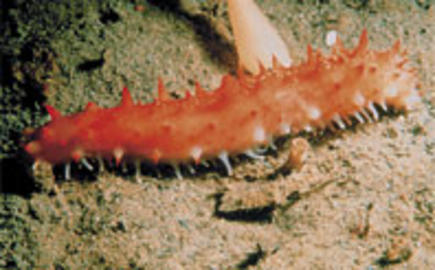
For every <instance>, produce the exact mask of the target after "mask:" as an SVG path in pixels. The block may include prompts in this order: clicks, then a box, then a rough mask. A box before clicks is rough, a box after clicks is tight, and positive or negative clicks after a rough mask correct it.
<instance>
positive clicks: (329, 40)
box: [325, 30, 337, 47]
mask: <svg viewBox="0 0 435 270" xmlns="http://www.w3.org/2000/svg"><path fill="white" fill-rule="evenodd" d="M336 41H337V31H335V30H331V31H328V33H326V40H325V42H326V45H328V46H329V47H331V46H332V45H334V44H335V42H336Z"/></svg>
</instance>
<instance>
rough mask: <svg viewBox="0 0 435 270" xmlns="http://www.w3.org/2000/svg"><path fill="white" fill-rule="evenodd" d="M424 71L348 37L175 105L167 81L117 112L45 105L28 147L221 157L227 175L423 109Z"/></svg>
mask: <svg viewBox="0 0 435 270" xmlns="http://www.w3.org/2000/svg"><path fill="white" fill-rule="evenodd" d="M418 88H419V83H418V78H417V75H416V70H415V69H414V68H412V67H410V65H409V61H408V59H407V58H406V53H405V52H404V51H402V50H401V49H400V43H399V42H396V43H395V44H394V45H393V47H392V48H391V49H389V50H385V51H373V50H369V49H368V37H367V32H366V31H365V30H364V31H363V33H362V34H361V37H360V40H359V44H358V45H357V46H356V47H355V48H354V49H352V50H349V49H345V48H344V47H343V45H342V43H341V41H340V40H337V42H336V44H335V45H334V46H333V47H332V52H331V54H330V55H329V56H325V55H323V54H322V53H321V52H320V51H314V50H313V49H312V48H311V46H308V49H307V60H306V61H305V62H303V63H301V64H299V65H297V66H292V67H284V66H281V65H280V64H279V63H278V61H276V60H275V61H274V66H273V68H272V69H268V70H266V69H264V68H262V69H261V71H260V73H259V74H258V75H255V76H251V75H247V74H244V73H243V72H239V76H238V78H235V77H232V76H230V75H226V76H224V77H223V78H222V83H221V85H220V87H218V88H217V89H216V90H213V91H205V90H204V89H202V88H201V87H200V86H199V85H198V84H197V85H196V89H195V95H193V96H191V95H190V94H189V92H187V93H186V97H184V98H182V99H171V98H169V96H168V94H167V92H166V90H165V89H164V86H163V84H162V82H161V81H159V86H158V97H157V98H156V99H155V101H154V102H152V103H149V104H145V105H139V104H134V102H133V100H132V98H131V96H130V93H129V91H128V90H127V89H126V88H125V89H124V91H123V94H122V102H121V103H120V105H119V106H117V107H114V108H100V107H98V106H97V105H96V104H93V103H89V104H88V106H87V107H86V109H85V110H84V111H83V112H79V113H76V114H73V115H68V116H62V115H61V114H60V113H59V112H58V111H57V110H55V109H54V108H53V107H51V106H46V108H47V111H48V113H49V114H50V115H51V121H50V122H49V123H47V124H46V125H45V126H43V127H41V128H39V129H37V130H36V131H35V133H34V134H33V138H34V140H33V141H31V142H29V143H28V144H27V145H26V146H25V149H26V151H27V152H28V153H29V154H31V155H32V156H33V157H34V158H35V159H36V160H45V161H48V162H50V163H52V164H58V163H68V162H70V161H79V160H80V159H83V158H87V157H103V158H105V159H113V158H115V160H116V162H117V163H119V162H121V160H123V159H128V160H147V161H150V162H153V163H156V164H157V163H160V162H164V163H170V164H179V163H184V162H191V161H194V162H196V163H198V162H200V161H201V160H206V159H210V158H215V157H219V158H220V159H221V160H222V161H223V162H224V165H225V167H226V168H227V171H228V173H229V174H231V165H230V164H229V161H228V155H232V154H239V153H243V152H247V153H248V154H249V153H251V152H250V149H252V148H253V147H255V146H258V145H264V144H267V143H268V142H269V141H270V140H271V139H273V138H275V137H277V136H282V135H285V134H290V133H291V134H295V133H298V132H300V131H302V130H306V131H310V130H313V129H325V128H330V129H332V130H336V129H345V128H346V126H347V125H350V124H351V121H352V119H356V120H358V121H359V122H361V123H363V122H367V121H372V120H377V119H378V118H379V114H378V110H379V109H383V110H388V107H393V108H395V109H398V110H409V109H411V108H413V106H414V105H415V104H416V103H417V102H419V100H420V93H419V90H418Z"/></svg>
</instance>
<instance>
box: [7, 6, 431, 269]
mask: <svg viewBox="0 0 435 270" xmlns="http://www.w3.org/2000/svg"><path fill="white" fill-rule="evenodd" d="M17 2H19V1H17ZM154 2H155V3H159V4H151V3H149V2H141V1H137V2H136V3H134V2H117V3H115V1H108V3H109V4H108V5H106V6H104V8H92V7H90V8H89V9H86V8H82V9H80V7H79V8H77V7H76V9H71V10H70V11H68V10H69V9H67V11H65V10H63V11H64V12H77V13H78V14H76V15H77V16H76V17H74V19H73V20H72V23H70V24H67V25H66V26H65V25H63V26H62V27H59V25H57V26H55V27H59V29H57V30H56V34H55V35H53V36H51V37H50V39H49V40H48V41H46V42H42V43H37V44H38V50H33V51H32V48H31V49H30V51H32V54H31V55H32V57H30V60H29V59H28V58H21V59H22V61H23V62H22V63H21V62H19V60H17V61H18V62H14V63H13V67H14V68H13V69H11V70H12V71H13V72H14V73H13V74H12V75H13V76H11V81H9V82H8V83H10V84H11V83H14V80H18V81H20V80H31V81H32V83H31V84H30V85H32V86H33V87H34V88H31V87H30V88H26V90H25V91H40V92H39V94H35V93H33V94H32V95H30V96H33V95H36V96H40V97H42V99H45V101H42V99H40V100H35V102H37V103H38V104H42V102H46V103H48V104H51V105H53V106H55V107H56V108H59V109H60V110H61V111H62V112H63V113H73V112H77V111H79V110H81V109H83V108H84V106H85V105H86V103H87V102H88V101H93V102H96V103H97V104H99V105H101V106H103V107H111V106H114V105H116V104H117V103H118V102H119V100H120V93H121V89H122V87H123V86H124V85H127V86H128V87H129V88H130V89H131V92H132V95H133V98H134V99H135V100H136V101H138V100H141V101H144V102H149V101H151V100H152V96H153V94H152V91H154V90H153V89H155V88H156V87H155V86H156V84H157V78H158V77H159V76H160V77H162V78H163V79H164V81H165V82H166V86H167V87H168V89H169V90H170V91H171V92H172V93H173V94H174V95H178V96H182V95H183V94H184V91H185V90H183V89H192V88H193V82H194V81H195V80H198V81H199V82H200V83H201V84H202V85H203V86H204V87H205V88H207V89H213V88H216V87H217V86H218V85H219V83H220V78H221V76H222V75H223V74H226V73H228V72H231V73H233V72H234V70H235V59H236V55H235V52H234V47H233V40H232V34H231V29H230V28H229V23H228V18H227V14H226V8H225V5H220V6H219V5H216V1H215V2H213V1H181V2H179V3H178V1H167V2H168V3H169V2H170V4H165V3H166V2H165V3H163V2H164V1H154ZM77 3H79V1H77ZM177 3H178V4H177ZM258 4H259V5H260V7H261V8H262V9H263V10H264V11H265V13H266V14H267V16H268V17H269V18H270V20H271V22H272V23H273V24H274V25H275V26H276V27H277V28H278V31H279V32H280V34H281V35H282V36H283V37H284V39H285V41H286V42H287V43H288V45H289V48H290V51H291V55H292V57H293V58H294V61H295V63H300V62H301V61H303V60H304V59H305V56H306V54H305V48H306V45H307V44H309V43H311V44H313V46H314V47H315V48H321V49H322V50H324V51H327V46H326V44H325V35H326V33H327V32H328V31H329V30H336V31H337V32H338V33H339V35H340V37H342V39H343V40H344V42H345V45H346V46H354V45H355V44H356V42H357V40H358V36H359V34H360V33H361V31H362V29H363V28H366V29H367V30H368V33H369V38H370V48H372V49H386V48H389V47H390V46H391V45H392V44H393V43H394V41H396V40H397V39H400V40H401V41H402V45H403V47H404V48H406V49H407V51H408V55H409V58H410V61H411V64H412V65H413V66H414V67H415V68H416V69H417V70H418V73H419V76H420V78H421V84H422V87H421V90H422V91H423V102H422V103H421V104H420V106H418V108H417V109H416V110H415V111H412V112H410V113H408V114H406V115H405V114H398V115H393V114H388V115H384V116H383V117H382V118H381V120H380V121H379V122H378V123H373V124H367V125H360V126H356V127H353V128H350V129H348V130H346V131H344V132H338V133H336V134H326V135H325V134H324V135H318V136H309V135H304V134H303V135H301V136H302V137H303V138H305V139H307V140H308V141H309V142H310V144H311V149H309V151H308V153H307V160H306V162H305V164H304V166H303V167H302V169H301V170H300V171H292V172H290V173H287V172H286V170H282V169H280V168H282V165H283V164H285V163H286V160H287V157H288V153H289V151H290V149H289V145H290V141H287V142H284V143H281V144H280V145H279V151H278V152H277V153H275V154H273V153H272V154H270V155H267V158H266V161H249V160H242V161H236V160H234V161H233V162H234V163H235V166H234V169H235V175H234V176H232V177H227V176H225V175H224V174H223V173H221V172H220V170H219V169H216V170H210V171H208V172H206V173H202V174H200V175H197V176H189V175H187V173H186V174H185V177H184V179H183V180H178V179H176V178H175V177H173V176H172V175H171V174H170V173H167V174H166V176H165V177H163V178H156V177H153V176H152V175H149V174H148V175H147V174H144V175H143V176H141V177H139V179H136V178H135V176H134V174H131V173H125V174H116V173H115V172H109V171H107V170H106V171H104V172H101V173H99V174H96V175H94V176H95V178H96V179H90V180H89V179H80V180H77V179H78V178H86V177H87V176H86V175H85V176H86V177H85V176H83V174H84V172H83V171H85V170H84V168H75V169H74V170H73V178H74V179H73V180H71V181H65V180H63V179H62V168H58V169H56V170H55V175H53V173H52V170H51V166H50V165H48V164H40V165H39V166H38V167H37V168H35V169H34V170H32V169H31V168H30V167H29V164H30V162H29V161H27V160H26V159H25V158H24V157H23V155H22V154H20V155H14V154H9V156H8V157H7V158H4V159H3V160H2V166H3V167H2V172H1V173H2V174H1V181H2V194H1V201H2V204H1V205H0V218H1V220H0V224H1V226H0V268H2V269H4V268H10V269H210V270H211V269H367V270H368V269H381V268H386V269H435V220H434V208H435V176H434V175H435V158H434V151H435V149H434V147H435V108H434V102H435V75H434V66H435V45H434V44H435V43H434V42H435V39H434V37H435V19H434V18H435V4H434V2H433V1H421V0H415V1H411V0H410V1H387V0H368V1H357V0H340V1H339V0H330V1H314V0H313V1H278V0H270V1H258ZM60 5H62V4H60ZM77 6H80V5H77ZM26 8H27V9H29V10H31V9H32V7H31V6H26ZM39 8H40V10H39V11H38V12H39V13H40V14H44V12H47V14H51V16H53V14H57V10H56V11H55V12H53V10H50V8H52V9H56V8H58V7H57V6H54V7H51V6H49V5H46V6H43V5H42V6H41V7H39ZM82 10H83V11H84V12H83V11H82ZM20 12H22V13H24V14H25V12H26V11H25V10H21V11H20ZM59 13H61V12H60V11H59ZM32 16H35V15H34V14H33V15H32ZM26 22H27V23H28V24H27V25H26V26H25V27H22V28H20V29H25V30H22V31H28V32H26V33H33V32H32V31H33V30H32V29H37V28H38V25H37V24H34V21H32V18H30V19H28V20H27V21H26ZM30 22H31V23H30ZM38 29H39V28H38ZM35 31H36V30H35ZM38 31H40V29H39V30H38ZM35 33H37V34H38V33H39V32H37V31H36V32H35ZM41 44H42V45H41ZM27 46H28V44H27ZM17 50H18V51H19V47H17ZM27 50H29V48H27ZM38 52H41V53H40V54H38ZM41 55H45V57H41ZM35 59H37V60H39V61H36V60H35ZM41 59H43V61H40V60H41ZM33 60H35V63H33V62H32V61H33ZM29 63H30V64H29ZM29 69H30V71H29ZM23 74H25V75H23ZM23 76H24V79H23ZM32 76H33V77H32ZM21 82H22V81H21ZM26 85H27V84H26ZM4 93H6V92H5V91H4V92H2V94H3V95H6V94H4ZM26 93H27V94H28V92H26ZM7 95H9V96H8V98H9V99H10V98H11V97H10V96H11V95H12V96H13V95H14V92H13V91H12V94H11V93H9V92H8V94H7ZM331 98H333V97H331ZM12 100H13V99H12ZM27 102H28V101H27ZM36 108H39V107H36ZM12 118H13V116H11V119H12ZM47 120H48V118H47V117H46V116H45V113H43V110H42V109H39V114H36V117H35V119H33V120H32V121H33V124H35V125H36V124H37V123H39V124H40V123H42V122H44V121H47ZM18 126H19V125H18ZM5 130H6V129H4V130H3V131H2V132H5ZM235 132H237V130H236V129H235ZM14 142H15V143H16V144H18V142H17V141H14ZM16 146H17V145H16ZM17 148H18V149H19V147H17ZM18 151H19V150H18ZM12 164H13V165H14V166H15V167H14V168H11V167H9V166H12ZM17 164H18V165H17ZM21 165H22V166H21ZM55 176H56V177H57V180H56V179H55Z"/></svg>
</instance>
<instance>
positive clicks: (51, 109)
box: [44, 105, 62, 121]
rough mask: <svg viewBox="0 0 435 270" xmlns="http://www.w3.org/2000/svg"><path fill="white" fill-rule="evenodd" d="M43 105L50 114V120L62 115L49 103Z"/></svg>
mask: <svg viewBox="0 0 435 270" xmlns="http://www.w3.org/2000/svg"><path fill="white" fill-rule="evenodd" d="M44 106H45V109H46V110H47V112H48V114H49V115H50V117H51V120H52V121H54V120H56V119H59V118H60V117H62V115H61V113H60V112H59V111H58V110H56V109H55V108H54V107H53V106H50V105H44Z"/></svg>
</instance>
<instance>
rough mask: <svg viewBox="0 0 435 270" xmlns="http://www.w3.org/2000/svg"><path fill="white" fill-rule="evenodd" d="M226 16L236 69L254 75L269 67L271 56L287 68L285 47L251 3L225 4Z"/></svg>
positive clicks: (231, 0)
mask: <svg viewBox="0 0 435 270" xmlns="http://www.w3.org/2000/svg"><path fill="white" fill-rule="evenodd" d="M228 12H229V15H230V22H231V25H232V28H233V32H234V39H235V42H236V48H237V54H238V57H239V66H241V67H243V68H245V69H246V70H247V71H249V72H250V73H252V74H257V73H258V72H259V71H260V66H259V65H260V64H262V65H263V66H264V67H265V68H271V67H272V57H273V55H275V57H276V59H277V60H278V61H279V62H280V63H281V64H283V65H284V66H290V64H291V59H290V56H289V53H288V50H287V46H286V44H285V43H284V41H283V40H282V39H281V37H280V36H279V34H278V32H277V31H276V29H275V28H274V27H273V26H272V25H271V24H270V22H269V21H268V19H267V18H266V16H265V15H264V14H263V13H262V12H261V10H260V9H259V7H258V6H257V5H256V4H255V2H254V1H253V0H228Z"/></svg>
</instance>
